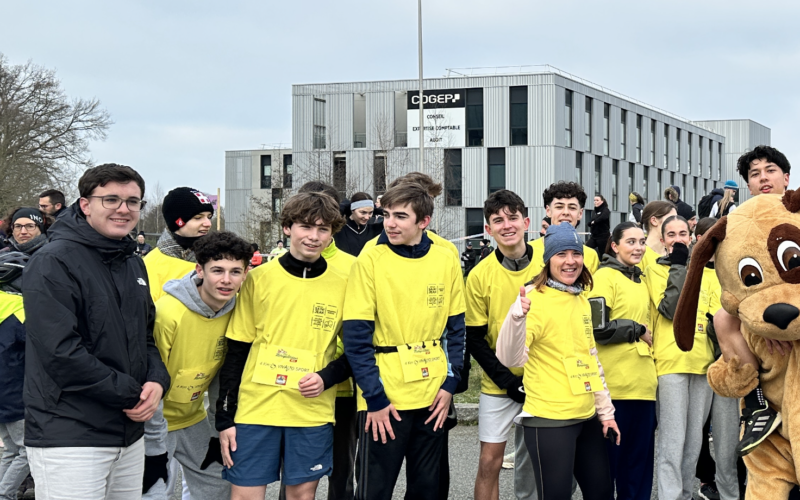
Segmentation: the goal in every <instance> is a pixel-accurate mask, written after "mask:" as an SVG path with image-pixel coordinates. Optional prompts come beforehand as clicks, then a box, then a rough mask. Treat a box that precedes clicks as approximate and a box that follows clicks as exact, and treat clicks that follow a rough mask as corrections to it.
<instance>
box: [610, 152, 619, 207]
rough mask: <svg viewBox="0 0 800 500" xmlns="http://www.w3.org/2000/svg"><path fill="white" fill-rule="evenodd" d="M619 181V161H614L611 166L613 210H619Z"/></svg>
mask: <svg viewBox="0 0 800 500" xmlns="http://www.w3.org/2000/svg"><path fill="white" fill-rule="evenodd" d="M618 180H619V160H614V161H613V162H612V164H611V210H618V208H617V181H618Z"/></svg>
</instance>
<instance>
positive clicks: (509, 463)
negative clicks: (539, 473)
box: [503, 453, 514, 469]
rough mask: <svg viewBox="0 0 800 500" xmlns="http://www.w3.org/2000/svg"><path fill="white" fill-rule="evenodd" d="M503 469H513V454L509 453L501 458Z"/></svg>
mask: <svg viewBox="0 0 800 500" xmlns="http://www.w3.org/2000/svg"><path fill="white" fill-rule="evenodd" d="M503 468H504V469H513V468H514V454H513V453H509V454H508V455H505V456H504V457H503Z"/></svg>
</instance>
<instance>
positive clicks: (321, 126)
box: [312, 97, 326, 149]
mask: <svg viewBox="0 0 800 500" xmlns="http://www.w3.org/2000/svg"><path fill="white" fill-rule="evenodd" d="M312 114H313V123H314V149H325V135H326V132H325V99H322V98H320V97H315V98H314V105H313V110H312Z"/></svg>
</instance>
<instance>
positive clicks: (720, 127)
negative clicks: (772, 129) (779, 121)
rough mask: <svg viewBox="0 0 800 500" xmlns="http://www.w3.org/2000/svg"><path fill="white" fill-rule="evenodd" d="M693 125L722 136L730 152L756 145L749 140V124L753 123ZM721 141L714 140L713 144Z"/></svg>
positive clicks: (705, 122) (730, 122)
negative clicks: (706, 128)
mask: <svg viewBox="0 0 800 500" xmlns="http://www.w3.org/2000/svg"><path fill="white" fill-rule="evenodd" d="M695 123H698V124H702V125H704V126H706V127H708V128H710V129H711V130H713V131H714V132H716V133H717V134H719V135H721V136H723V137H724V138H725V139H724V142H725V143H726V144H727V145H728V147H729V149H730V150H731V151H737V152H738V151H741V152H744V151H746V150H747V149H752V148H753V147H754V146H756V145H757V144H753V143H752V141H751V140H750V124H751V123H753V122H752V121H751V120H712V121H702V122H695ZM762 127H763V125H762ZM764 128H766V127H764ZM767 130H769V129H767ZM709 135H710V134H709ZM721 140H722V138H714V141H715V142H719V141H721Z"/></svg>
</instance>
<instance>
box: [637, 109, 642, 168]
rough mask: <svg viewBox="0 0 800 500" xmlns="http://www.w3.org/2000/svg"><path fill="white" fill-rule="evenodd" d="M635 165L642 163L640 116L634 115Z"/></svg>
mask: <svg viewBox="0 0 800 500" xmlns="http://www.w3.org/2000/svg"><path fill="white" fill-rule="evenodd" d="M636 163H642V115H636Z"/></svg>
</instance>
